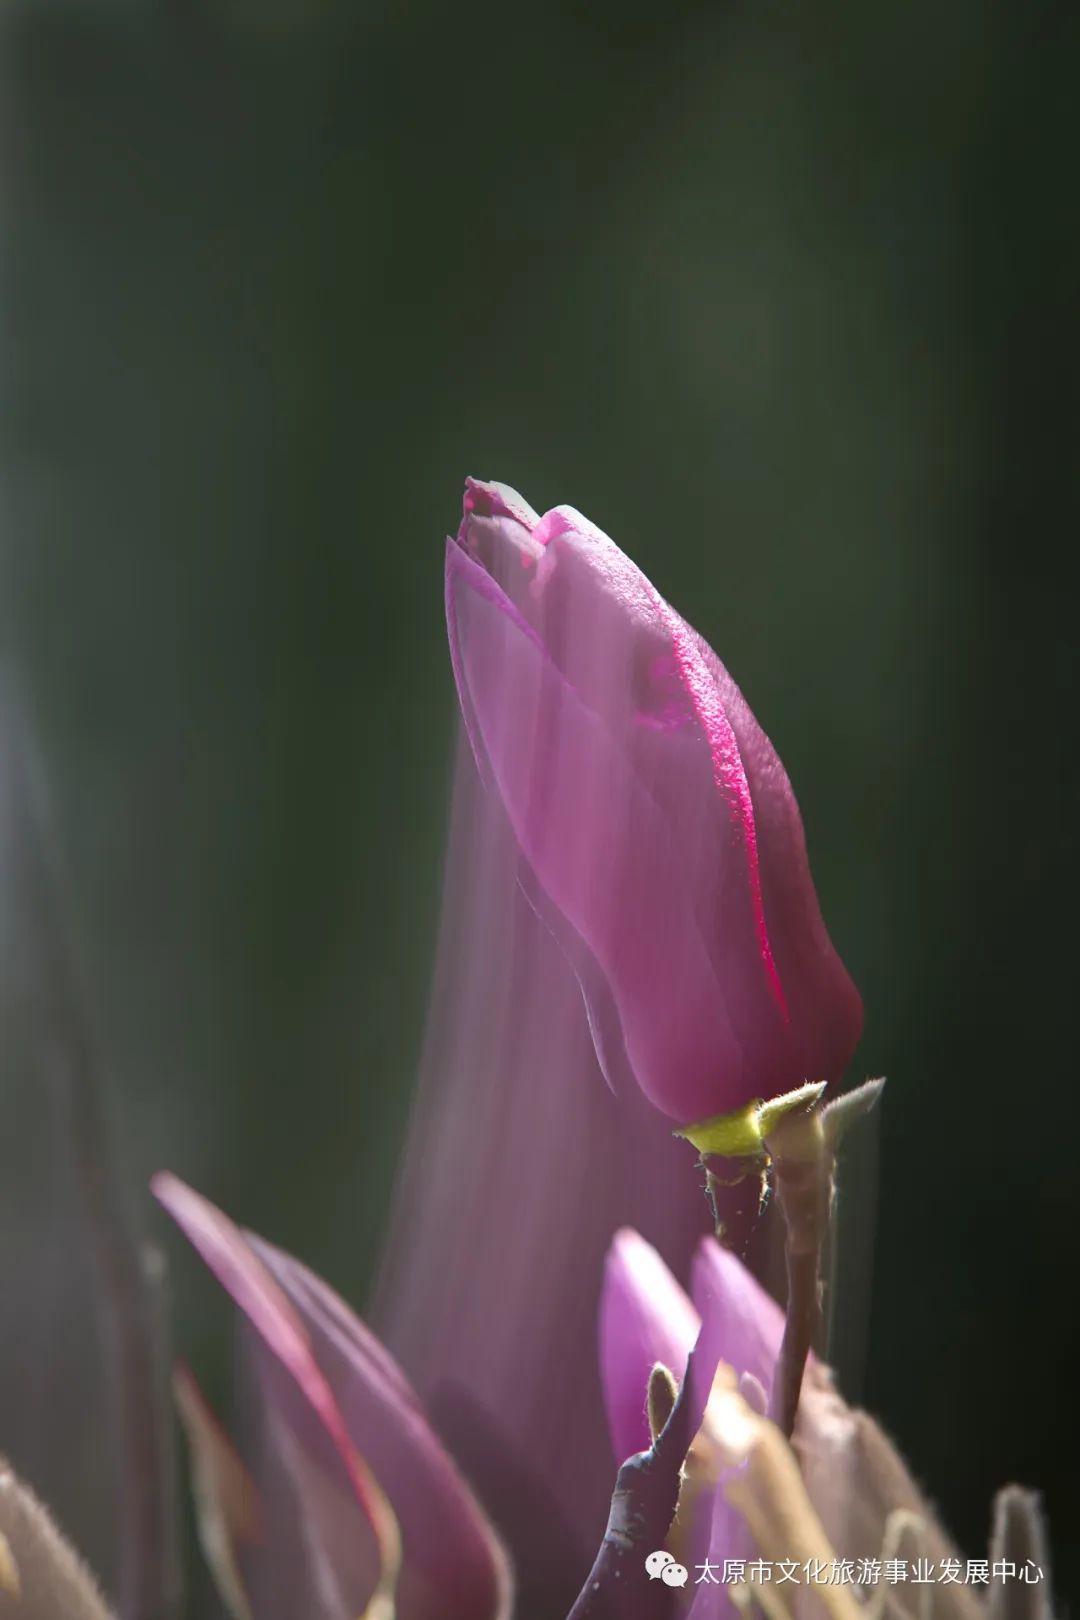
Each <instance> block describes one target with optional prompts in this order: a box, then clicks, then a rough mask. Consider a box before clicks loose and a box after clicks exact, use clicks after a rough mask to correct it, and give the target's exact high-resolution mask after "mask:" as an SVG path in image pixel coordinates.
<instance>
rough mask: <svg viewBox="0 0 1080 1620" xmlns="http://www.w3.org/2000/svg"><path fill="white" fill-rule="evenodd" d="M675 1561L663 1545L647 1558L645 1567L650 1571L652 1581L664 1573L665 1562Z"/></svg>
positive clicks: (671, 1562)
mask: <svg viewBox="0 0 1080 1620" xmlns="http://www.w3.org/2000/svg"><path fill="white" fill-rule="evenodd" d="M674 1562H675V1560H674V1558H672V1556H671V1554H670V1553H669V1552H665V1550H664V1549H663V1547H661V1549H660V1551H659V1552H654V1553H650V1554H649V1556H648V1558H646V1560H645V1568H646V1569H647V1570H648V1572H649V1579H650V1581H655V1580H658V1579H659V1578H660V1576H661V1575H663V1573H664V1566H665V1564H673V1563H674Z"/></svg>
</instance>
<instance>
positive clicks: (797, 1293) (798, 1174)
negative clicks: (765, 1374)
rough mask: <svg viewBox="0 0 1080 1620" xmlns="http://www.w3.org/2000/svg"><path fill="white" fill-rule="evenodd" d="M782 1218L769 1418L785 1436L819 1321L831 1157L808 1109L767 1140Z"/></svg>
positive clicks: (792, 1424)
mask: <svg viewBox="0 0 1080 1620" xmlns="http://www.w3.org/2000/svg"><path fill="white" fill-rule="evenodd" d="M769 1150H770V1153H771V1155H772V1161H773V1170H774V1175H775V1185H776V1199H777V1202H778V1204H779V1205H780V1208H781V1210H782V1212H783V1216H784V1231H785V1239H784V1252H785V1257H786V1260H787V1278H788V1297H787V1316H786V1320H785V1322H784V1337H783V1341H782V1342H781V1345H780V1357H779V1360H778V1362H777V1366H776V1377H775V1380H774V1382H773V1390H772V1400H771V1402H770V1406H769V1416H770V1417H771V1418H772V1419H773V1421H774V1422H775V1423H776V1425H777V1427H778V1428H779V1430H780V1432H781V1433H782V1434H783V1435H784V1437H785V1439H789V1438H790V1436H791V1433H792V1430H793V1429H794V1427H795V1416H796V1413H797V1412H798V1409H799V1394H800V1392H801V1390H802V1380H803V1372H804V1370H805V1368H806V1358H807V1356H808V1355H809V1353H810V1350H811V1347H812V1345H813V1342H814V1338H815V1336H816V1334H817V1331H818V1327H819V1325H820V1322H821V1251H822V1247H823V1245H824V1242H825V1236H826V1233H827V1231H828V1226H829V1214H830V1211H831V1209H832V1200H833V1184H834V1183H833V1173H834V1168H835V1156H834V1153H833V1149H832V1146H831V1144H830V1143H829V1142H828V1141H827V1139H826V1135H825V1132H824V1131H823V1130H822V1128H821V1115H820V1113H818V1112H813V1113H811V1114H809V1115H803V1116H800V1117H799V1118H798V1119H792V1120H790V1121H785V1122H784V1123H783V1124H782V1125H781V1126H780V1127H779V1128H778V1130H777V1131H776V1132H775V1133H774V1135H773V1136H772V1137H771V1138H770V1140H769Z"/></svg>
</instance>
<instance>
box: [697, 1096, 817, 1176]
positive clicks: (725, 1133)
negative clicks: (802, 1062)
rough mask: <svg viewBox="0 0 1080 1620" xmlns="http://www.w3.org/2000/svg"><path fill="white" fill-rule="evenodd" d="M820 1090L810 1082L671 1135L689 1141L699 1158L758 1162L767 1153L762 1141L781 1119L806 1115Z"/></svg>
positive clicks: (715, 1116)
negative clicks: (796, 1114)
mask: <svg viewBox="0 0 1080 1620" xmlns="http://www.w3.org/2000/svg"><path fill="white" fill-rule="evenodd" d="M824 1090H825V1082H824V1080H814V1081H811V1082H810V1083H809V1084H808V1085H805V1086H799V1088H798V1089H797V1090H796V1091H785V1092H784V1093H783V1095H782V1096H780V1097H770V1098H769V1100H768V1101H767V1102H766V1101H764V1100H763V1099H761V1098H760V1097H759V1098H757V1099H756V1100H755V1101H754V1102H751V1103H747V1104H746V1107H745V1108H737V1109H736V1110H735V1112H734V1113H733V1114H714V1115H713V1117H712V1118H711V1119H703V1120H701V1121H700V1123H698V1124H697V1125H685V1126H684V1127H683V1129H682V1130H681V1131H676V1132H675V1135H676V1136H681V1137H682V1138H683V1139H684V1140H685V1141H687V1142H692V1143H693V1145H694V1147H696V1148H697V1150H698V1152H699V1153H700V1154H701V1156H702V1158H710V1157H712V1156H713V1155H714V1154H715V1155H717V1156H719V1157H720V1158H724V1159H760V1158H761V1157H762V1156H763V1155H765V1154H767V1153H768V1147H767V1145H766V1138H767V1137H768V1136H770V1135H771V1134H772V1132H773V1131H775V1129H776V1127H777V1126H778V1125H779V1124H780V1122H781V1120H783V1119H786V1118H787V1117H788V1116H789V1115H791V1114H792V1113H795V1112H799V1113H804V1114H805V1113H809V1111H810V1110H811V1109H812V1108H813V1107H814V1105H815V1104H816V1103H817V1102H818V1100H819V1099H820V1097H821V1094H822V1092H823V1091H824Z"/></svg>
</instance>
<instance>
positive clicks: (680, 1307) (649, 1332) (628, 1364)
mask: <svg viewBox="0 0 1080 1620" xmlns="http://www.w3.org/2000/svg"><path fill="white" fill-rule="evenodd" d="M700 1325H701V1322H700V1318H699V1316H698V1313H697V1311H696V1310H695V1309H694V1307H693V1305H692V1304H691V1303H690V1301H689V1299H688V1298H687V1297H686V1294H685V1293H684V1292H683V1290H682V1289H681V1288H680V1287H679V1285H678V1283H677V1282H676V1281H675V1278H674V1277H673V1276H672V1275H671V1272H670V1271H669V1270H668V1268H667V1266H666V1265H665V1264H664V1262H663V1261H662V1260H661V1258H660V1256H659V1255H658V1254H657V1252H656V1250H655V1249H654V1248H653V1247H652V1245H651V1244H649V1243H646V1242H645V1239H644V1238H642V1237H639V1236H638V1234H637V1233H636V1232H634V1231H632V1230H631V1229H630V1228H629V1227H624V1228H623V1230H622V1231H621V1232H617V1233H616V1235H615V1238H614V1241H613V1242H612V1245H611V1248H610V1250H609V1252H608V1258H607V1263H606V1265H605V1267H604V1284H603V1289H602V1291H601V1295H600V1376H601V1379H602V1381H603V1385H604V1405H605V1407H606V1409H607V1416H608V1427H609V1429H610V1431H611V1443H612V1446H613V1448H614V1452H615V1461H616V1462H617V1463H621V1462H623V1461H625V1459H626V1458H627V1457H630V1456H632V1455H633V1454H634V1452H636V1451H644V1450H645V1449H646V1448H647V1447H648V1445H649V1444H650V1438H651V1437H650V1434H649V1424H648V1418H647V1415H646V1410H645V1397H646V1392H647V1388H648V1382H649V1374H650V1373H651V1371H652V1369H653V1367H654V1365H655V1364H656V1362H658V1361H662V1362H663V1363H664V1365H665V1367H668V1368H669V1369H670V1370H671V1371H672V1372H673V1373H674V1374H675V1377H676V1378H677V1379H678V1381H679V1382H680V1383H681V1382H682V1379H683V1376H684V1374H685V1372H686V1362H687V1357H688V1356H689V1354H690V1350H691V1347H692V1346H693V1343H694V1340H695V1338H696V1337H697V1333H698V1329H699V1327H700Z"/></svg>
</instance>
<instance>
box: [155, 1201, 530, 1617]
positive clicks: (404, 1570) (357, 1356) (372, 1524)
mask: <svg viewBox="0 0 1080 1620" xmlns="http://www.w3.org/2000/svg"><path fill="white" fill-rule="evenodd" d="M153 1186H154V1191H155V1193H156V1195H157V1197H158V1198H159V1200H160V1201H161V1203H162V1204H163V1205H164V1206H165V1208H166V1209H167V1210H168V1211H169V1213H170V1214H171V1215H172V1216H173V1218H174V1219H175V1220H176V1221H177V1223H178V1225H179V1226H180V1227H181V1229H182V1230H183V1231H184V1232H185V1234H186V1235H187V1236H188V1237H189V1238H190V1240H191V1242H192V1243H193V1244H194V1246H195V1248H196V1249H197V1250H198V1251H199V1253H200V1254H201V1255H202V1257H203V1259H204V1260H205V1261H206V1263H207V1265H208V1266H209V1267H210V1269H211V1271H212V1272H213V1273H214V1275H215V1276H216V1277H217V1278H218V1280H219V1281H220V1282H221V1283H222V1285H223V1287H224V1288H225V1289H226V1291H227V1292H228V1293H229V1294H230V1296H231V1297H232V1299H233V1301H234V1302H235V1304H236V1305H237V1306H238V1307H239V1309H240V1310H241V1311H242V1312H243V1314H244V1317H245V1318H246V1320H247V1322H248V1323H249V1324H250V1327H251V1329H252V1330H253V1341H252V1346H251V1348H252V1352H253V1357H252V1359H253V1365H254V1368H255V1371H256V1374H257V1377H258V1395H259V1399H258V1402H257V1410H256V1419H257V1425H258V1428H259V1431H260V1434H261V1438H262V1451H263V1454H262V1456H261V1458H260V1461H259V1465H258V1466H257V1467H256V1469H255V1473H256V1477H257V1483H258V1487H259V1491H260V1497H261V1498H262V1499H263V1500H264V1502H265V1503H266V1504H267V1515H266V1516H267V1520H268V1524H267V1533H266V1535H265V1537H264V1538H263V1545H262V1547H261V1549H260V1550H259V1552H258V1553H257V1554H256V1553H252V1554H251V1556H250V1558H249V1559H248V1563H249V1565H250V1580H249V1583H248V1584H249V1588H250V1590H251V1591H252V1594H253V1599H254V1602H253V1607H254V1612H255V1613H256V1614H257V1615H263V1614H265V1615H277V1614H282V1615H284V1614H285V1613H286V1611H287V1608H288V1603H287V1602H286V1600H285V1598H284V1596H283V1593H284V1591H285V1590H286V1589H288V1590H289V1591H291V1592H292V1594H293V1595H292V1599H291V1601H293V1602H296V1601H299V1600H300V1595H302V1598H303V1601H304V1603H305V1604H306V1605H307V1612H308V1613H309V1614H311V1615H317V1616H319V1617H320V1620H322V1617H323V1616H325V1617H326V1620H338V1617H339V1616H340V1617H342V1620H350V1617H352V1616H354V1615H356V1614H358V1613H365V1612H368V1604H369V1602H370V1603H371V1605H372V1607H371V1612H372V1613H381V1612H382V1608H386V1607H387V1605H388V1604H389V1603H390V1602H391V1601H393V1602H394V1603H395V1604H396V1608H395V1611H394V1612H395V1613H396V1615H397V1616H398V1620H428V1617H431V1620H505V1616H506V1615H507V1614H508V1612H509V1604H510V1577H509V1571H508V1566H507V1564H506V1561H505V1558H504V1555H503V1553H502V1551H501V1548H500V1547H499V1545H498V1543H497V1541H496V1539H495V1537H494V1535H493V1533H492V1532H491V1531H490V1528H489V1527H488V1525H487V1524H486V1522H485V1521H484V1518H483V1515H482V1513H481V1511H480V1509H479V1508H478V1506H477V1505H476V1503H475V1501H474V1500H473V1498H472V1496H471V1494H470V1493H469V1491H468V1488H467V1487H466V1486H465V1484H464V1481H463V1480H462V1479H461V1478H460V1476H459V1475H458V1474H457V1472H456V1470H455V1469H454V1467H453V1465H452V1464H451V1463H450V1461H449V1458H447V1456H446V1455H445V1453H444V1452H443V1450H442V1448H441V1446H440V1445H439V1442H438V1441H437V1440H436V1439H435V1436H434V1435H433V1434H432V1432H431V1430H430V1428H429V1427H428V1424H427V1422H426V1419H425V1418H424V1415H423V1413H422V1411H421V1410H420V1407H419V1404H418V1402H417V1400H416V1397H415V1396H414V1395H413V1393H412V1391H411V1390H410V1388H409V1386H408V1384H407V1382H406V1380H405V1378H404V1375H403V1374H402V1373H401V1371H400V1369H399V1368H398V1367H397V1366H396V1365H395V1364H394V1362H393V1361H392V1359H391V1358H390V1357H389V1355H388V1354H387V1353H386V1351H385V1350H384V1349H383V1348H382V1346H381V1345H379V1344H378V1343H377V1341H375V1340H374V1339H373V1338H372V1336H371V1335H370V1334H369V1333H368V1332H367V1330H366V1329H365V1328H364V1327H363V1325H362V1324H361V1323H360V1322H359V1321H357V1320H356V1318H355V1317H353V1315H352V1313H351V1312H350V1311H349V1310H348V1308H347V1307H346V1306H345V1305H344V1303H343V1302H342V1301H341V1300H340V1299H339V1298H338V1297H337V1296H336V1295H335V1294H334V1293H333V1292H332V1291H331V1290H330V1289H329V1288H327V1287H326V1286H325V1284H323V1283H321V1282H320V1281H319V1279H318V1278H316V1277H315V1276H314V1275H313V1274H312V1273H311V1272H309V1271H307V1270H306V1268H304V1267H303V1266H301V1265H300V1264H299V1263H298V1262H297V1261H295V1260H292V1259H291V1258H290V1257H289V1256H287V1255H284V1254H282V1253H281V1252H280V1251H278V1250H276V1249H273V1248H271V1246H270V1245H269V1244H265V1243H263V1242H262V1241H261V1240H260V1239H258V1238H255V1237H253V1236H250V1235H248V1234H244V1233H241V1232H240V1231H239V1229H238V1228H237V1227H235V1226H234V1225H233V1223H232V1222H231V1221H229V1220H228V1218H227V1217H226V1216H224V1215H223V1214H222V1213H221V1212H220V1211H219V1210H217V1209H215V1208H214V1206H213V1205H212V1204H210V1203H208V1201H207V1200H206V1199H203V1198H201V1197H200V1196H199V1195H198V1194H197V1193H195V1192H193V1191H192V1190H191V1189H190V1188H189V1187H186V1186H185V1185H184V1184H183V1183H182V1182H180V1181H179V1180H177V1178H176V1177H174V1176H171V1175H167V1174H163V1175H159V1176H157V1177H155V1178H154V1183H153ZM383 1474H385V1476H386V1477H385V1478H384V1477H381V1476H382V1475H383ZM399 1527H400V1528H399ZM279 1566H280V1567H279ZM301 1568H302V1569H303V1570H304V1571H305V1572H306V1573H305V1575H304V1577H303V1578H302V1579H301V1580H300V1582H299V1594H300V1595H298V1593H297V1580H298V1577H297V1570H298V1569H301ZM380 1603H381V1605H382V1608H380ZM387 1612H389V1609H388V1608H387Z"/></svg>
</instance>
